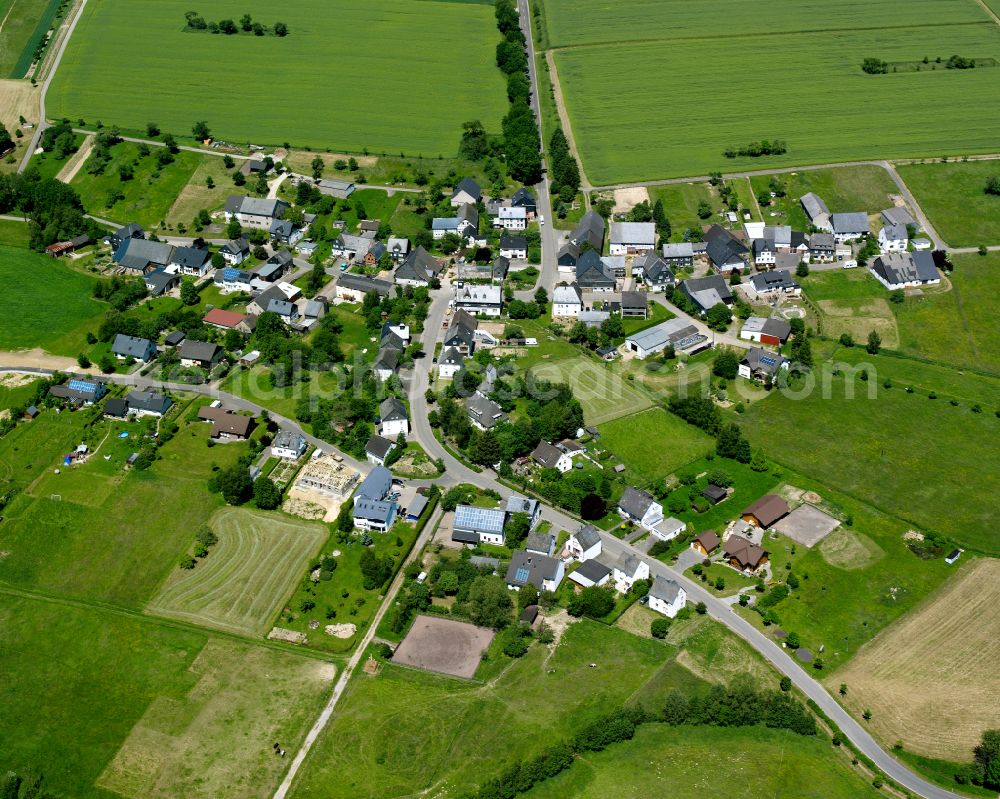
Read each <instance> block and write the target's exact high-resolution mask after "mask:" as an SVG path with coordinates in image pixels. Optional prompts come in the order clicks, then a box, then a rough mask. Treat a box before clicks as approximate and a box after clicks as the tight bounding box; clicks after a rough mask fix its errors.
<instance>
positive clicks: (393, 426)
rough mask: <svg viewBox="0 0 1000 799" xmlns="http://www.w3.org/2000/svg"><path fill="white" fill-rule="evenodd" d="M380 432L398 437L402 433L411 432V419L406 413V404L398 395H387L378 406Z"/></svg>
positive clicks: (387, 435) (387, 436) (386, 435)
mask: <svg viewBox="0 0 1000 799" xmlns="http://www.w3.org/2000/svg"><path fill="white" fill-rule="evenodd" d="M378 415H379V419H380V420H381V422H380V423H379V434H380V435H383V436H385V437H386V438H396V437H397V436H398V435H399V434H400V433H402V434H403V435H404V436H406V435H409V433H410V420H409V418H408V417H407V415H406V406H405V405H404V404H403V401H402V400H401V399H399V398H398V397H386V398H385V399H384V400H382V402H381V404H380V405H379V406H378Z"/></svg>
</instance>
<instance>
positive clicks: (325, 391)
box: [222, 347, 347, 419]
mask: <svg viewBox="0 0 1000 799" xmlns="http://www.w3.org/2000/svg"><path fill="white" fill-rule="evenodd" d="M345 349H347V348H346V347H345ZM268 372H270V370H269V369H268V368H267V367H266V366H254V367H251V368H250V369H234V370H233V372H232V374H231V375H230V376H229V377H227V378H226V381H225V383H223V385H222V390H223V391H227V392H229V393H230V394H236V395H237V396H239V397H244V398H245V399H248V400H251V401H252V402H256V403H257V404H258V405H262V406H263V407H265V408H267V409H268V410H269V411H273V412H274V413H277V414H280V415H281V416H284V417H285V418H286V419H294V418H295V410H296V408H297V407H298V405H299V403H300V402H301V401H302V400H304V399H306V400H308V399H315V400H318V399H319V398H320V397H324V398H327V397H329V396H330V395H331V394H332V393H333V392H335V391H338V390H342V389H341V386H342V381H343V379H344V378H343V375H342V374H341V373H340V372H309V373H308V374H309V376H310V379H309V381H308V382H306V383H295V384H294V385H291V386H286V387H284V388H271V387H270V384H269V383H268V382H267V380H266V379H265V375H266V374H267V373H268Z"/></svg>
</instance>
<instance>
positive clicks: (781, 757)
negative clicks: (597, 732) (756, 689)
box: [524, 724, 880, 799]
mask: <svg viewBox="0 0 1000 799" xmlns="http://www.w3.org/2000/svg"><path fill="white" fill-rule="evenodd" d="M666 795H669V796H671V797H675V799H702V798H703V797H705V796H727V797H734V798H735V799H754V797H759V796H780V797H781V798H782V799H819V798H820V797H822V799H855V798H856V797H875V796H879V795H880V794H879V792H878V791H876V790H875V789H874V788H872V787H871V786H870V785H868V784H866V782H865V781H864V780H863V778H862V777H861V776H860V775H858V774H855V773H852V772H851V770H850V766H848V765H846V763H843V762H839V758H838V761H833V760H832V759H831V750H830V746H829V744H828V743H824V742H823V741H822V740H820V739H817V738H803V737H802V736H800V735H795V734H794V733H791V732H787V731H785V730H769V729H762V728H752V729H731V730H723V729H718V728H712V727H691V728H687V727H685V728H683V729H681V728H676V727H674V728H671V727H663V726H661V725H655V724H649V725H645V726H643V727H640V728H639V730H638V731H637V732H636V735H635V738H634V739H633V740H631V741H628V742H626V743H622V744H615V745H614V746H611V747H609V748H608V749H606V750H605V751H603V752H599V753H597V754H593V755H588V756H587V757H586V758H578V759H577V760H576V762H575V763H574V764H573V765H572V766H571V767H570V768H569V769H567V770H566V771H564V772H563V773H562V774H560V775H558V776H557V777H555V778H554V779H551V780H547V781H546V782H543V783H542V784H541V785H538V786H537V787H535V788H534V789H532V790H531V791H529V792H528V793H526V794H524V796H525V797H526V799H556V798H557V797H563V796H574V797H579V798H580V799H600V798H601V797H605V796H614V797H621V799H641V798H642V797H648V796H666Z"/></svg>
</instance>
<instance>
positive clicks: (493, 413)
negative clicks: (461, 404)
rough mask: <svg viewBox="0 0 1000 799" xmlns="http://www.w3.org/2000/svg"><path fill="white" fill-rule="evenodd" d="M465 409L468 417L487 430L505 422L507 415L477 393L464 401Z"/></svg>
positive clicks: (488, 399)
mask: <svg viewBox="0 0 1000 799" xmlns="http://www.w3.org/2000/svg"><path fill="white" fill-rule="evenodd" d="M465 408H466V410H467V411H468V412H469V416H470V417H471V418H473V419H475V420H476V421H477V422H478V423H479V424H480V425H482V426H483V427H484V428H486V429H487V430H489V429H490V428H491V427H493V426H494V425H496V424H499V423H500V422H503V421H506V420H507V414H505V413H504V412H503V409H502V408H501V407H500V406H499V405H497V404H496V403H495V402H494V401H493V400H491V399H490V398H489V397H484V396H483V395H482V394H478V393H477V394H473V395H472V396H471V397H469V399H467V400H466V401H465Z"/></svg>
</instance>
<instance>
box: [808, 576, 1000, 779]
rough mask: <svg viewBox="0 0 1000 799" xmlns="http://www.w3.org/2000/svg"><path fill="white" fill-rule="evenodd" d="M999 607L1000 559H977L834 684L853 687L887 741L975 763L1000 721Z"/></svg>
mask: <svg viewBox="0 0 1000 799" xmlns="http://www.w3.org/2000/svg"><path fill="white" fill-rule="evenodd" d="M998 604H1000V561H997V560H987V559H982V560H976V561H975V562H973V563H970V564H968V565H966V567H965V568H964V569H963V570H962V572H961V573H960V574H959V575H956V576H955V577H954V578H953V579H952V581H951V582H949V583H948V584H947V585H946V586H945V587H944V588H942V589H941V590H940V591H938V592H937V593H935V594H933V595H932V596H931V597H929V598H928V599H927V601H925V603H924V604H923V605H922V606H920V607H919V608H917V609H916V610H914V611H913V612H911V613H910V614H908V615H907V616H905V617H904V618H902V619H901V620H900V621H898V622H896V623H895V624H893V625H892V626H891V627H889V628H887V629H886V630H884V631H883V632H882V633H880V634H879V635H878V636H877V637H876V638H875V639H874V640H873V641H872V642H871V643H869V644H867V645H866V646H864V647H862V649H861V650H860V651H859V652H858V655H857V657H855V658H854V659H853V660H852V661H851V662H850V663H848V664H847V666H845V667H844V668H843V669H841V670H840V671H838V672H837V673H836V674H835V675H833V676H832V677H831V678H830V679H829V680H828V681H827V682H828V683H829V686H830V688H831V690H836V687H837V686H838V685H839V684H840V683H847V686H848V693H847V697H846V705H847V707H848V708H849V709H850V710H851V711H853V712H854V713H855V714H856V715H857V716H859V717H860V716H861V714H862V712H863V710H864V709H865V708H870V709H871V711H872V719H871V721H870V722H868V724H869V726H870V727H871V728H872V730H873V731H874V732H875V734H876V735H878V736H880V737H881V738H882V740H883V741H886V742H889V743H895V742H896V741H898V740H901V741H902V742H903V745H904V746H905V747H906V749H907V750H909V751H911V752H916V753H917V754H921V755H926V756H928V757H934V758H941V759H945V760H954V761H959V762H965V761H968V760H969V759H970V758H971V757H972V749H973V747H974V746H975V745H976V743H978V741H979V736H980V734H981V733H982V731H983V730H985V729H988V728H995V727H996V726H997V719H998V718H1000V670H998V669H997V662H998V660H1000V613H997V612H996V608H997V606H998Z"/></svg>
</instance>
